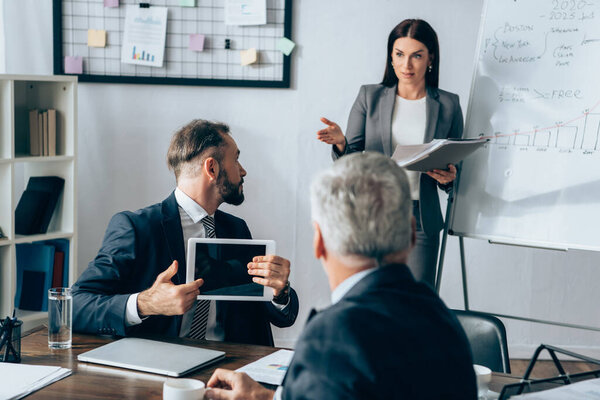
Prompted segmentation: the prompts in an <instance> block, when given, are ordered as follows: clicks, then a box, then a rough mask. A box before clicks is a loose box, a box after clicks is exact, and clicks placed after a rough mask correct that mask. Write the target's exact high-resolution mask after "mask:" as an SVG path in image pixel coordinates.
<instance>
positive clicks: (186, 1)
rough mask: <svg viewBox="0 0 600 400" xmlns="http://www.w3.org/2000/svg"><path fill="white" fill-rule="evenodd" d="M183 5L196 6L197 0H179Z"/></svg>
mask: <svg viewBox="0 0 600 400" xmlns="http://www.w3.org/2000/svg"><path fill="white" fill-rule="evenodd" d="M179 5H180V6H181V7H196V0H179Z"/></svg>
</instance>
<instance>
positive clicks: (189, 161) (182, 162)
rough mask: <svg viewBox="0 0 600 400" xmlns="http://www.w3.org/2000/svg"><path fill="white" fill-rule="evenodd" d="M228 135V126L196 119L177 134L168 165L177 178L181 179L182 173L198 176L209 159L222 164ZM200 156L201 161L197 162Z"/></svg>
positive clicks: (168, 154) (171, 145)
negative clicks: (205, 161) (205, 160)
mask: <svg viewBox="0 0 600 400" xmlns="http://www.w3.org/2000/svg"><path fill="white" fill-rule="evenodd" d="M226 134H229V126H227V125H226V124H223V123H220V122H211V121H205V120H203V119H195V120H193V121H192V122H190V123H188V124H187V125H185V126H184V127H182V128H181V129H179V130H178V131H177V132H175V133H174V134H173V137H172V138H171V144H170V145H169V150H168V152H167V164H168V165H169V169H171V170H173V172H174V173H175V178H176V179H179V176H180V175H181V174H182V173H183V174H185V175H190V176H195V175H197V174H198V173H199V171H200V169H201V166H202V161H203V160H204V159H206V158H207V157H213V158H215V159H216V160H217V161H218V162H219V163H220V162H221V160H222V159H223V146H225V144H226V140H225V137H224V135H226ZM199 156H200V159H199V160H196V158H197V157H199ZM197 161H199V162H197Z"/></svg>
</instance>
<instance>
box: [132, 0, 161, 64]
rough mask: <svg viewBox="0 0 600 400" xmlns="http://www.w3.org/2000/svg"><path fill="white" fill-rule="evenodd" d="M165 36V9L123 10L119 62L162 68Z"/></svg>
mask: <svg viewBox="0 0 600 400" xmlns="http://www.w3.org/2000/svg"><path fill="white" fill-rule="evenodd" d="M166 35H167V7H155V6H151V7H149V8H142V7H139V6H137V5H135V6H132V5H129V6H127V8H126V9H125V29H124V34H123V45H122V47H121V62H122V63H127V64H137V65H145V66H149V67H162V65H163V58H164V54H165V40H166Z"/></svg>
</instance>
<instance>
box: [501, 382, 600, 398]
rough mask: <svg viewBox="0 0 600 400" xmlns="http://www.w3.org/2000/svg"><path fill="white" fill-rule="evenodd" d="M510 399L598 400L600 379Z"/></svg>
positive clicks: (599, 396)
mask: <svg viewBox="0 0 600 400" xmlns="http://www.w3.org/2000/svg"><path fill="white" fill-rule="evenodd" d="M510 398H511V399H525V400H583V399H585V400H600V378H597V379H589V380H586V381H581V382H577V383H572V384H570V385H565V386H561V387H559V388H555V389H548V390H543V391H541V392H535V393H527V394H522V395H520V396H511V397H510Z"/></svg>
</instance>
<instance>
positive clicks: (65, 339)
mask: <svg viewBox="0 0 600 400" xmlns="http://www.w3.org/2000/svg"><path fill="white" fill-rule="evenodd" d="M72 329H73V296H72V295H71V289H70V288H52V289H50V290H48V347H50V348H51V349H70V348H71V337H72V336H71V330H72Z"/></svg>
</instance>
